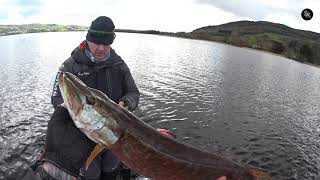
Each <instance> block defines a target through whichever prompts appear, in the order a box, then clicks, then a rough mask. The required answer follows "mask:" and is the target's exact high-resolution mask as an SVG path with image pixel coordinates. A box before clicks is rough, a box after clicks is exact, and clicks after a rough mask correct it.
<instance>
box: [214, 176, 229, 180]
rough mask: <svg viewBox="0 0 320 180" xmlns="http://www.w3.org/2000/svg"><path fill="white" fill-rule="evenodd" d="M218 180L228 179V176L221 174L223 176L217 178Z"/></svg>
mask: <svg viewBox="0 0 320 180" xmlns="http://www.w3.org/2000/svg"><path fill="white" fill-rule="evenodd" d="M216 180H227V177H226V176H221V177H219V178H218V179H216Z"/></svg>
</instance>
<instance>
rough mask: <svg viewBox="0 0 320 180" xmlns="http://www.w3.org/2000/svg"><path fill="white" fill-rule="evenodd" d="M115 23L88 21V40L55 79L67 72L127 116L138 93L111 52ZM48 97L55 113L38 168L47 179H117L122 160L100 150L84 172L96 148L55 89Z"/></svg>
mask: <svg viewBox="0 0 320 180" xmlns="http://www.w3.org/2000/svg"><path fill="white" fill-rule="evenodd" d="M114 30H115V26H114V24H113V21H112V20H111V19H110V18H109V17H106V16H100V17H98V18H96V19H95V20H94V21H92V23H91V26H90V29H89V30H88V32H87V35H86V40H84V41H83V42H81V44H80V45H79V46H78V47H77V48H75V49H74V50H73V51H72V53H71V57H69V58H68V59H67V60H66V61H65V62H64V63H63V64H62V66H61V67H60V69H59V72H58V74H57V78H58V75H59V73H60V72H61V71H62V72H70V73H72V74H74V75H76V76H77V77H79V78H80V79H81V80H82V81H83V82H84V83H85V84H86V85H87V86H89V87H92V88H95V89H98V90H100V91H102V92H103V93H104V94H106V95H107V96H108V97H109V98H110V99H112V100H113V101H114V102H116V103H118V104H119V105H121V106H123V107H126V108H127V109H129V110H130V111H132V110H134V109H135V108H136V107H137V106H138V103H139V96H140V93H139V91H138V88H137V86H136V84H135V82H134V79H133V77H132V75H131V73H130V70H129V68H128V66H127V64H126V63H125V62H124V61H123V60H122V58H121V57H120V56H119V55H118V54H117V53H116V52H115V50H114V49H113V48H111V46H110V45H111V44H112V43H113V41H114V39H115V37H116V34H115V32H114ZM57 78H56V81H55V83H54V88H53V93H52V97H51V102H52V105H53V106H54V109H55V111H54V113H53V115H52V117H51V119H50V121H49V124H48V130H47V134H46V144H45V148H44V152H43V154H42V157H41V160H40V161H38V165H39V166H38V165H36V166H37V167H36V168H38V169H39V168H41V172H42V173H41V174H42V175H44V176H46V177H47V178H48V177H50V178H49V179H52V178H54V179H65V180H67V179H77V178H79V179H115V177H116V176H117V173H119V165H120V161H119V160H118V159H117V158H116V157H115V156H114V155H113V154H112V152H111V151H110V150H104V151H103V152H102V153H100V155H99V156H98V157H97V158H95V159H94V161H93V162H92V164H91V165H90V167H89V168H88V169H87V170H85V168H84V162H85V161H86V158H87V157H88V156H89V154H90V152H91V151H92V149H93V148H94V146H95V145H96V144H95V143H94V142H92V141H91V140H89V139H88V138H87V137H86V136H85V135H84V134H83V133H82V132H81V131H79V130H78V129H77V128H76V127H75V125H74V123H73V121H72V119H71V117H70V115H69V113H68V111H67V109H65V108H64V107H63V99H62V96H61V92H60V89H59V86H58V79H57ZM51 177H52V178H51Z"/></svg>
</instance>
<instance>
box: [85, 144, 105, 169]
mask: <svg viewBox="0 0 320 180" xmlns="http://www.w3.org/2000/svg"><path fill="white" fill-rule="evenodd" d="M105 148H106V146H104V145H102V144H97V145H96V146H95V147H94V149H93V150H92V151H91V153H90V155H89V157H88V158H87V161H86V170H88V167H89V165H90V164H91V163H92V161H93V160H94V158H95V157H96V156H97V155H98V154H99V153H100V152H101V151H102V150H104V149H105Z"/></svg>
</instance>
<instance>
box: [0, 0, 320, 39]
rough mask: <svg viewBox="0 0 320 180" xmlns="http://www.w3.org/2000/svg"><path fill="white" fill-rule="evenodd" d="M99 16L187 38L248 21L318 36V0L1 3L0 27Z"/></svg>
mask: <svg viewBox="0 0 320 180" xmlns="http://www.w3.org/2000/svg"><path fill="white" fill-rule="evenodd" d="M75 5H76V6H75ZM304 8H311V9H312V10H313V11H314V17H313V19H312V20H310V21H304V20H303V19H302V18H301V15H300V14H301V11H302V10H303V9H304ZM100 15H106V16H109V17H111V18H112V19H114V21H115V24H116V27H117V28H120V29H121V28H122V29H141V30H144V29H153V30H160V31H170V32H178V31H185V32H190V31H192V30H194V29H196V28H200V27H203V26H209V25H218V24H223V23H228V22H232V21H239V20H252V21H271V22H275V23H281V24H285V25H287V26H290V27H293V28H296V29H304V30H310V31H315V32H319V33H320V0H134V1H132V0H90V1H88V0H67V1H66V0H0V24H28V23H48V24H53V23H54V24H75V25H85V26H89V25H90V23H91V21H92V20H93V19H94V18H96V17H97V16H100Z"/></svg>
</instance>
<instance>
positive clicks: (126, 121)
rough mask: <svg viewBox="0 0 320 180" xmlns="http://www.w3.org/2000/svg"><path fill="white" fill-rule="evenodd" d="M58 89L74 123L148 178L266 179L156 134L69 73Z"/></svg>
mask: <svg viewBox="0 0 320 180" xmlns="http://www.w3.org/2000/svg"><path fill="white" fill-rule="evenodd" d="M59 87H60V91H61V93H62V97H63V100H64V103H65V106H66V108H67V109H68V111H69V113H70V116H71V117H72V119H73V121H74V123H75V125H76V126H77V127H78V128H79V129H80V130H81V131H82V132H83V133H84V134H85V135H86V136H87V137H88V138H90V139H91V140H92V141H94V142H96V143H97V144H100V145H102V146H105V147H108V148H110V149H111V150H112V152H113V153H114V154H115V155H116V156H117V157H118V158H119V159H120V160H121V161H122V162H123V163H124V164H125V165H126V166H128V167H129V168H130V169H132V170H134V171H135V172H137V173H139V174H141V175H144V176H147V177H150V178H152V179H154V180H215V179H217V178H218V177H220V176H226V177H227V180H270V179H271V177H270V176H269V175H268V174H267V173H265V172H263V171H260V170H258V169H255V168H249V167H244V166H241V165H238V164H236V163H235V162H233V161H230V160H227V159H226V158H223V157H221V156H219V155H216V154H212V153H209V152H205V151H202V150H199V149H196V148H193V147H191V146H189V145H186V144H183V143H180V142H178V141H176V140H174V139H171V138H169V137H166V136H164V135H162V134H160V133H159V132H158V131H157V130H156V129H154V128H152V127H151V126H149V125H148V124H146V123H144V122H143V121H141V120H140V119H139V118H137V117H136V116H135V115H133V114H132V113H131V112H129V111H128V110H127V109H125V108H123V107H121V106H120V105H118V104H116V103H114V102H113V101H112V100H110V99H109V98H108V97H107V96H106V95H105V94H103V93H102V92H101V91H98V90H96V89H92V88H90V87H87V86H86V85H85V84H84V83H83V82H82V81H81V80H79V79H78V78H77V77H76V76H75V75H73V74H71V73H68V72H65V73H64V72H61V73H60V75H59Z"/></svg>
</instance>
